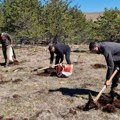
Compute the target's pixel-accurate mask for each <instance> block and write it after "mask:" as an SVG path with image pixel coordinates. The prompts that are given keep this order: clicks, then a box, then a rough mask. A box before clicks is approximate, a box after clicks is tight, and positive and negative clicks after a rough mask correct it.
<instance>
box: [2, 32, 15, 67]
mask: <svg viewBox="0 0 120 120" xmlns="http://www.w3.org/2000/svg"><path fill="white" fill-rule="evenodd" d="M0 42H1V44H2V51H3V56H4V59H5V66H8V64H9V62H10V54H11V53H10V49H12V52H13V58H12V59H13V61H15V59H16V56H15V52H14V49H13V47H12V44H11V37H10V35H9V34H8V33H0Z"/></svg>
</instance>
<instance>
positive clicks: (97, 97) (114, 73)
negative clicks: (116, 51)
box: [94, 67, 119, 103]
mask: <svg viewBox="0 0 120 120" xmlns="http://www.w3.org/2000/svg"><path fill="white" fill-rule="evenodd" d="M118 70H119V68H118V67H117V68H116V70H115V71H114V72H113V74H112V75H111V77H110V79H109V82H112V79H113V77H114V76H115V75H116V73H117V72H118ZM106 88H107V86H106V85H104V86H103V88H102V90H101V91H100V92H99V93H98V95H97V96H96V97H95V99H94V102H95V103H96V102H97V101H98V99H99V98H100V96H101V95H102V93H103V91H104V90H105V89H106Z"/></svg>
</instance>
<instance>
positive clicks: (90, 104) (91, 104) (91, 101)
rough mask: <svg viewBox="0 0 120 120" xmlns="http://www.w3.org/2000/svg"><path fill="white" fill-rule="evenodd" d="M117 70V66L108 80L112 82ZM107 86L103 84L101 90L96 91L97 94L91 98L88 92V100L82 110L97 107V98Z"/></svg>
mask: <svg viewBox="0 0 120 120" xmlns="http://www.w3.org/2000/svg"><path fill="white" fill-rule="evenodd" d="M118 71H119V68H118V67H117V68H116V70H115V71H114V72H113V74H112V75H111V77H110V79H109V82H112V79H113V77H114V76H115V75H116V73H117V72H118ZM106 88H107V86H106V85H104V86H103V88H102V90H101V91H100V92H99V93H98V95H97V96H96V97H95V98H93V97H92V95H91V93H89V101H88V102H87V103H86V105H85V107H84V110H89V109H91V108H97V107H99V104H98V103H97V101H98V99H99V98H100V96H101V95H102V93H103V91H104V90H105V89H106Z"/></svg>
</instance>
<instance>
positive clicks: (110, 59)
mask: <svg viewBox="0 0 120 120" xmlns="http://www.w3.org/2000/svg"><path fill="white" fill-rule="evenodd" d="M89 49H90V51H92V52H93V53H97V54H103V55H104V57H105V60H106V63H107V66H108V69H107V73H106V81H105V85H106V86H109V85H110V83H109V81H108V80H109V79H110V77H111V75H112V73H113V72H114V70H115V69H116V67H117V66H118V67H120V44H119V43H115V42H101V43H97V42H91V43H90V44H89ZM119 77H120V71H118V72H117V74H116V75H115V76H114V78H113V80H112V85H111V91H110V94H114V93H115V88H116V87H117V86H118V80H119Z"/></svg>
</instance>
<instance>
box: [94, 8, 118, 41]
mask: <svg viewBox="0 0 120 120" xmlns="http://www.w3.org/2000/svg"><path fill="white" fill-rule="evenodd" d="M92 28H93V31H94V33H95V34H96V37H97V39H98V40H100V39H102V40H109V39H110V40H113V41H114V40H116V39H120V11H119V10H118V9H117V8H115V9H114V10H113V9H110V10H108V9H105V12H104V13H103V16H100V17H98V19H97V21H95V22H94V26H93V27H92Z"/></svg>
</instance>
